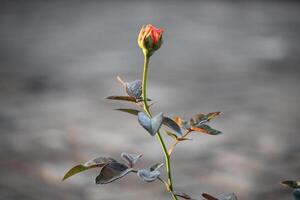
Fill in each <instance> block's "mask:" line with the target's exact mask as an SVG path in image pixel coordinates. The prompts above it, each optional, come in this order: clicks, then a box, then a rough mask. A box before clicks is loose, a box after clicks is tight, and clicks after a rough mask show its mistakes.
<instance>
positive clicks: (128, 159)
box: [121, 153, 143, 167]
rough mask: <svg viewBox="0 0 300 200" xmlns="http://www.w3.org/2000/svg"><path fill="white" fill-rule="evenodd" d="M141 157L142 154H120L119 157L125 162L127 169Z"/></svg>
mask: <svg viewBox="0 0 300 200" xmlns="http://www.w3.org/2000/svg"><path fill="white" fill-rule="evenodd" d="M142 156H143V154H129V153H122V154H121V157H122V158H123V160H125V161H126V162H127V164H128V165H129V167H133V166H134V164H135V163H136V162H137V161H138V159H140V158H141V157H142Z"/></svg>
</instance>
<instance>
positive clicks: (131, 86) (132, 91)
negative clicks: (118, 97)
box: [126, 80, 142, 99]
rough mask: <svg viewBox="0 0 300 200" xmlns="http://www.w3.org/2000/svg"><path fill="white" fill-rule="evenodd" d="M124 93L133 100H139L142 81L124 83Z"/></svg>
mask: <svg viewBox="0 0 300 200" xmlns="http://www.w3.org/2000/svg"><path fill="white" fill-rule="evenodd" d="M126 92H127V94H128V95H129V96H131V97H134V98H135V99H141V95H142V81H141V80H135V81H132V82H127V83H126Z"/></svg>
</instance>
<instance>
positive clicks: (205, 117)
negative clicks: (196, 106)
mask: <svg viewBox="0 0 300 200" xmlns="http://www.w3.org/2000/svg"><path fill="white" fill-rule="evenodd" d="M220 113H221V112H211V113H208V114H202V113H200V114H196V115H194V116H192V117H191V119H190V125H191V126H198V125H200V124H203V123H206V122H209V121H210V120H211V119H213V118H215V117H216V116H218V115H220Z"/></svg>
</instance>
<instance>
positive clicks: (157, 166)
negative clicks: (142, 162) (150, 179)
mask: <svg viewBox="0 0 300 200" xmlns="http://www.w3.org/2000/svg"><path fill="white" fill-rule="evenodd" d="M164 165H165V164H164V163H156V164H155V165H152V166H151V167H150V171H151V172H152V171H156V170H159V168H161V167H162V166H164Z"/></svg>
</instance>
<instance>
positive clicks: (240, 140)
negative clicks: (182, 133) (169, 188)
mask: <svg viewBox="0 0 300 200" xmlns="http://www.w3.org/2000/svg"><path fill="white" fill-rule="evenodd" d="M299 11H300V3H299V2H297V1H162V2H159V1H136V2H133V1H126V2H125V1H112V2H102V1H3V0H2V1H0V92H1V93H0V94H1V98H0V130H1V132H0V134H1V135H0V137H1V139H0V146H1V148H0V169H1V170H0V199H1V200H2V199H3V200H4V199H5V200H11V199H22V200H26V199H33V200H35V199H36V200H41V199H43V200H48V199H49V200H54V199H55V200H60V199H72V200H77V199H78V200H79V199H80V200H82V199H85V200H99V199H101V200H102V199H103V200H116V199H131V200H135V199H141V198H142V199H144V200H150V199H151V200H154V199H157V200H158V199H169V198H170V197H169V196H168V195H167V194H166V193H165V191H164V189H163V188H162V185H161V184H160V183H159V182H154V183H150V184H146V183H143V182H142V181H140V180H139V179H138V178H137V177H136V176H135V175H129V176H128V177H126V178H124V179H122V180H119V181H117V182H115V183H113V184H110V185H95V184H94V177H95V176H96V175H97V174H98V172H97V170H91V171H89V172H85V173H82V174H80V175H77V176H74V177H72V178H71V179H69V180H67V181H66V182H61V181H60V180H61V177H62V176H63V175H64V173H65V172H66V171H67V170H68V169H69V168H70V167H72V166H73V165H75V164H77V163H81V162H84V161H86V160H88V159H89V158H92V157H95V156H97V155H111V156H114V157H116V158H118V159H119V158H120V156H119V155H120V153H121V152H122V151H126V152H130V153H143V154H144V157H143V159H142V160H141V161H140V162H139V164H138V167H148V166H149V165H151V164H153V163H155V162H157V161H163V155H162V152H161V150H160V146H159V143H158V141H157V140H156V138H151V137H150V136H149V134H148V133H146V132H145V131H144V130H143V129H142V128H141V127H140V126H139V125H138V123H137V120H136V118H135V117H133V116H128V115H126V114H125V113H118V112H116V111H113V109H114V108H121V107H122V108H126V107H128V106H131V107H134V106H133V105H131V104H128V103H122V102H111V101H108V100H105V99H104V98H105V97H106V96H109V95H113V94H124V91H123V88H122V87H121V86H120V84H119V83H118V82H117V81H116V79H115V77H116V76H117V75H121V76H122V77H123V79H124V80H127V81H132V80H135V79H138V78H140V77H141V73H142V63H143V57H142V53H141V51H140V49H139V48H138V45H137V42H136V39H137V34H138V32H139V29H140V27H141V26H142V25H143V24H147V23H152V24H154V25H155V26H158V27H163V28H164V29H165V33H164V44H163V46H162V47H161V49H160V50H159V51H158V52H157V53H156V54H155V55H154V56H153V57H152V60H151V63H150V65H151V66H150V71H149V84H148V85H149V90H148V94H149V96H150V97H151V98H152V99H154V100H155V101H156V102H157V103H156V104H155V106H153V112H154V113H158V112H164V113H165V114H166V115H169V116H174V115H180V116H183V117H188V116H190V115H193V114H195V113H197V112H210V111H223V115H221V116H220V117H218V118H217V119H216V120H214V122H212V125H213V126H214V127H215V128H217V129H219V130H222V131H223V132H224V134H223V135H220V136H208V135H201V134H197V133H194V134H192V138H193V141H191V142H185V143H182V144H180V145H179V146H178V148H177V149H176V150H175V152H174V155H175V156H174V157H172V167H173V175H174V182H175V188H176V190H178V191H183V192H186V193H188V194H190V195H191V196H193V197H198V198H200V195H201V193H202V192H209V193H212V194H215V195H217V194H221V193H226V192H235V193H236V194H237V195H238V196H239V197H240V198H239V199H242V200H250V199H272V200H279V199H280V200H282V199H291V196H290V194H291V190H289V189H288V188H285V187H283V186H281V185H280V184H279V182H280V181H281V180H285V179H297V178H299V170H300V163H299V150H300V146H299V142H300V137H299V132H298V129H299V119H300V112H299V101H300V98H299V97H300V94H299V82H300V79H299V77H300V70H299V69H300V68H299V64H300V57H299V55H300V54H299V53H300V47H299V41H300V38H299V35H300V12H299Z"/></svg>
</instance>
